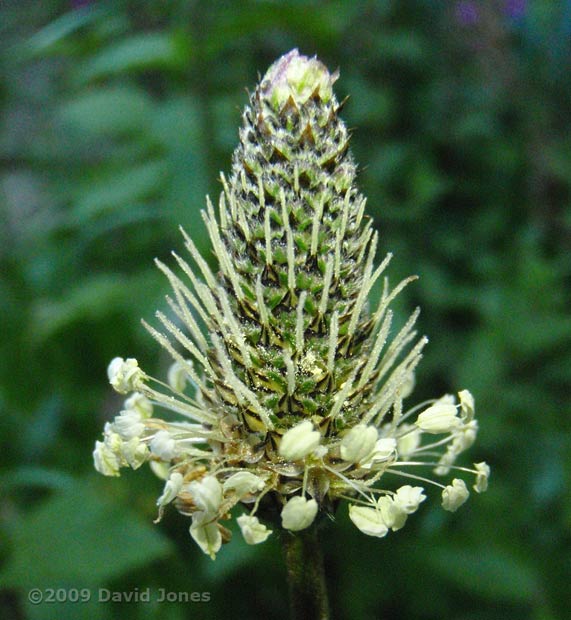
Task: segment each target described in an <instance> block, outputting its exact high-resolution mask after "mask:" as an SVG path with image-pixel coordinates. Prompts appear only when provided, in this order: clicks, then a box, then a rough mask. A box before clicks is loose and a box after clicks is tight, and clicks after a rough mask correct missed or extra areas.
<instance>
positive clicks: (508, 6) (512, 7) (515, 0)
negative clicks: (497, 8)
mask: <svg viewBox="0 0 571 620" xmlns="http://www.w3.org/2000/svg"><path fill="white" fill-rule="evenodd" d="M526 9H527V0H505V2H504V13H505V14H506V15H507V16H508V17H511V18H512V19H520V18H521V17H523V16H524V15H525V11H526Z"/></svg>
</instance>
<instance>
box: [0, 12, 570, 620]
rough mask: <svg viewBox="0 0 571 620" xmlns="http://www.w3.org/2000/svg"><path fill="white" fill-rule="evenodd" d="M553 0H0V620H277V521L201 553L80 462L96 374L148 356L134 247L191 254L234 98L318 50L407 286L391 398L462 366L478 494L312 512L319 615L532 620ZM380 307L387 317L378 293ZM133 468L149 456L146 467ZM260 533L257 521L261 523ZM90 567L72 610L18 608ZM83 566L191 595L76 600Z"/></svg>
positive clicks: (433, 385)
mask: <svg viewBox="0 0 571 620" xmlns="http://www.w3.org/2000/svg"><path fill="white" fill-rule="evenodd" d="M570 41H571V3H570V2H568V1H559V2H557V1H556V2H553V1H551V0H535V1H533V0H529V1H528V2H525V0H511V1H509V0H505V1H503V0H488V1H481V2H478V1H476V0H473V1H472V0H464V1H458V2H456V1H452V0H449V1H446V2H445V1H442V2H440V1H436V0H434V1H430V0H424V1H422V0H416V1H412V0H411V1H407V0H405V1H402V0H401V1H398V2H397V1H396V0H393V1H390V0H385V1H382V0H379V1H376V2H375V1H369V2H367V1H365V0H353V1H351V2H349V1H347V2H316V1H314V2H311V1H306V2H301V1H299V2H296V1H293V0H291V1H283V2H280V1H277V0H276V1H269V0H268V1H262V0H259V1H254V0H249V1H240V2H221V1H202V2H201V1H194V2H193V1H191V0H185V1H178V2H176V1H172V2H168V1H164V2H163V1H158V0H155V1H148V0H147V1H138V2H134V1H132V2H128V1H126V0H114V1H113V2H85V1H84V2H63V1H56V0H50V1H47V0H46V1H43V2H32V1H28V0H20V1H16V0H14V1H10V0H2V1H0V231H1V232H0V234H1V237H0V269H1V272H0V334H1V337H0V409H1V411H0V425H1V428H0V441H1V444H2V445H1V451H0V467H1V473H0V487H1V489H2V495H1V499H0V536H1V539H0V616H1V617H2V618H4V619H6V620H13V619H14V620H16V619H17V620H20V619H31V620H43V619H46V620H47V619H49V620H51V619H53V618H56V617H57V618H61V619H66V618H70V619H74V620H75V619H79V620H81V619H82V618H94V619H95V620H98V619H101V620H107V619H109V618H121V619H123V618H125V619H131V618H132V619H155V618H160V619H161V620H162V619H165V620H179V619H183V618H206V619H209V618H223V617H224V618H255V617H264V618H269V619H274V618H275V619H279V618H286V617H287V614H288V604H287V587H286V584H285V571H284V568H283V566H282V559H281V552H280V549H279V546H278V544H277V541H276V540H273V541H271V540H270V541H268V543H266V544H264V545H260V546H259V547H248V546H247V545H245V544H244V543H243V541H242V540H241V538H240V537H239V536H236V538H235V540H234V541H233V543H232V544H230V545H228V546H226V547H225V548H224V549H223V550H222V551H221V553H220V554H219V558H218V559H217V560H216V562H212V561H211V560H210V559H209V558H207V557H205V556H203V555H202V553H201V552H200V550H199V549H198V548H197V547H196V545H195V544H194V543H193V542H192V540H191V539H190V537H189V535H188V530H187V528H188V520H187V519H185V518H184V517H182V516H181V515H178V514H176V513H175V511H174V510H173V511H169V512H168V513H167V515H166V517H165V519H164V520H163V522H162V523H161V524H160V525H153V524H152V520H153V519H154V518H155V516H156V507H155V501H156V498H157V497H158V495H159V494H160V492H161V488H162V484H161V483H160V481H158V480H157V479H156V478H155V477H154V476H153V475H152V474H151V473H150V472H148V471H142V470H140V471H138V472H130V471H126V472H125V474H124V475H123V476H122V477H121V478H120V479H118V480H114V479H107V478H103V477H102V476H99V475H97V474H96V473H95V472H94V470H93V466H92V457H91V452H92V449H93V443H94V441H95V439H97V438H99V437H100V434H101V431H102V428H103V424H104V422H105V421H106V420H109V419H111V418H112V417H113V415H115V413H116V412H117V411H118V409H119V407H120V403H121V399H120V397H118V396H117V395H116V394H114V393H113V392H112V390H111V388H110V387H109V386H108V384H107V379H106V366H107V364H108V362H109V360H110V359H111V358H112V357H114V356H116V355H121V356H124V357H127V356H136V357H137V358H138V359H139V360H140V362H141V364H142V365H143V367H144V368H145V369H147V370H148V371H149V372H151V373H153V374H155V375H156V374H158V373H161V372H163V371H164V369H165V367H166V365H167V363H168V360H167V359H166V357H165V355H164V354H163V353H162V352H160V351H159V350H158V346H157V345H156V344H155V343H154V341H152V339H151V338H150V337H149V336H148V335H147V333H146V332H145V330H144V329H143V328H142V326H141V324H140V321H139V319H140V318H141V317H144V318H146V319H149V320H151V319H152V317H153V312H154V310H155V309H156V308H164V307H165V305H166V304H165V302H164V294H165V293H166V292H167V288H168V286H167V282H166V280H165V279H164V278H163V277H162V276H161V275H160V274H159V273H158V271H157V270H156V269H155V268H154V266H153V258H154V257H160V258H162V259H164V260H166V261H168V260H169V253H170V250H171V249H174V248H178V249H181V248H182V241H181V238H180V236H179V233H178V230H177V227H178V225H179V224H182V225H183V226H184V227H185V228H186V229H187V230H188V231H189V232H190V233H191V235H192V236H193V237H194V239H195V240H196V241H197V243H198V244H199V246H200V248H201V250H202V251H203V252H204V253H205V254H206V255H208V253H209V251H208V246H207V244H206V242H205V237H206V234H205V229H204V226H203V223H202V220H201V218H200V215H199V210H200V209H201V208H202V207H203V206H204V204H205V199H204V196H205V194H206V193H210V194H211V195H212V196H213V197H216V196H217V195H218V192H219V191H220V183H219V181H218V173H219V171H220V170H222V171H225V172H228V171H229V168H230V156H231V153H232V150H233V148H234V147H235V145H236V143H237V130H238V127H239V123H240V109H241V108H242V107H243V106H244V105H245V103H246V101H247V94H246V93H245V91H244V88H245V87H247V88H249V89H252V88H253V87H254V86H255V84H256V81H257V78H258V74H259V73H263V72H264V71H265V70H266V68H267V67H268V66H269V64H270V63H271V62H273V60H275V59H276V58H277V57H278V56H280V55H281V54H283V53H285V52H287V51H289V50H290V49H291V48H293V47H298V48H299V49H300V51H301V52H302V53H305V54H308V55H313V54H317V55H318V56H319V57H320V58H321V59H322V60H323V61H324V62H325V63H326V64H327V65H328V66H329V67H330V68H331V69H335V68H336V67H339V68H340V70H341V78H340V79H339V81H338V83H337V85H336V91H337V94H338V96H339V98H342V97H345V96H346V95H350V99H349V100H348V102H347V104H346V106H345V109H344V111H343V116H344V119H345V120H346V122H347V124H348V125H349V126H350V127H351V128H353V134H354V135H353V138H352V148H353V152H354V155H355V157H356V159H357V161H358V162H359V165H360V175H359V183H360V187H361V189H362V190H363V192H364V193H365V194H366V195H367V196H368V199H369V201H368V213H369V214H370V215H371V216H372V217H373V218H374V221H375V226H376V227H377V228H378V230H379V231H380V233H381V234H380V239H381V241H380V252H379V259H380V258H381V256H382V255H383V254H384V253H385V252H386V251H392V252H394V254H395V258H394V259H393V263H392V265H391V271H390V274H391V278H392V281H393V283H394V282H396V281H398V279H399V278H400V277H404V276H406V275H409V274H411V273H415V274H418V275H419V276H420V280H419V281H418V282H417V283H415V284H413V285H411V286H410V287H408V289H407V290H406V292H405V293H404V294H403V296H402V302H401V306H400V311H401V312H402V313H404V312H406V311H410V309H411V308H413V307H414V306H415V305H417V304H419V305H420V306H421V307H422V314H421V319H420V326H421V330H422V331H423V332H425V333H427V334H428V336H429V337H430V343H429V345H428V347H427V350H426V354H425V358H424V360H423V362H422V364H421V365H420V367H419V370H418V372H417V389H416V394H415V397H414V400H415V401H420V400H422V399H423V398H425V397H433V396H438V395H440V394H442V393H444V392H450V391H457V390H459V389H462V388H469V389H470V390H471V391H472V392H473V393H474V395H475V397H476V401H477V407H478V417H479V420H480V427H481V432H480V436H479V439H478V442H477V444H476V445H475V446H474V447H473V448H472V450H471V453H470V458H473V460H476V461H479V460H486V461H488V462H489V463H490V464H491V466H492V472H493V473H492V479H491V482H490V490H489V491H488V493H487V494H485V495H482V496H475V497H472V498H471V500H470V501H469V502H468V504H466V505H465V506H464V507H463V508H462V509H461V510H460V511H458V512H457V513H455V514H454V515H450V514H448V513H444V512H443V511H442V510H441V509H440V507H439V505H438V502H436V501H429V502H426V503H425V504H424V505H423V506H422V507H421V510H420V511H419V513H418V514H417V515H415V517H414V518H411V519H409V522H408V523H407V526H406V527H405V528H404V529H403V530H402V531H399V532H397V533H395V534H390V535H389V536H388V537H387V538H386V539H383V540H378V539H372V538H368V537H366V536H364V535H362V534H361V533H359V532H358V531H357V530H356V529H355V528H354V527H353V526H352V525H351V524H350V523H349V522H348V519H347V516H346V509H345V508H342V509H341V510H340V511H339V514H338V517H337V522H336V523H335V524H331V525H330V526H329V527H328V528H327V529H326V530H325V532H324V551H325V557H326V569H327V573H328V578H329V582H330V584H331V598H332V605H333V608H334V610H335V617H336V618H339V619H341V618H351V619H353V618H356V619H363V620H366V619H371V620H372V619H378V618H391V619H394V620H399V619H410V620H428V619H439V618H447V619H454V620H498V619H511V618H517V619H518V620H552V619H553V620H555V619H558V618H561V619H563V618H566V617H569V616H568V615H566V614H567V613H569V579H570V577H571V494H570V493H569V490H568V489H569V486H570V483H571V481H570V477H571V473H570V472H571V450H570V444H571V433H570V414H571V404H570V396H569V395H570V393H571V314H570V308H571V303H570V302H571V259H570V251H571V208H570V188H571V131H570V124H571V115H570V112H571V110H570V108H571V96H570V95H571V87H570V79H569V76H570V72H571V44H570ZM403 316H404V314H403ZM144 469H146V468H144ZM272 538H276V537H275V536H274V537H272ZM32 587H37V588H41V589H45V588H59V587H61V588H75V589H81V588H88V589H90V590H91V592H92V600H91V602H89V603H83V604H82V603H75V604H73V603H68V604H65V605H64V604H59V603H51V604H50V603H43V604H41V605H36V606H34V605H32V604H30V603H29V602H28V601H27V593H28V591H29V589H30V588H32ZM98 588H107V589H109V590H113V591H130V592H132V591H134V590H135V588H139V591H143V590H145V589H146V588H150V589H151V598H156V597H157V596H158V595H159V594H160V589H161V588H165V589H166V590H167V591H169V592H173V593H175V594H176V593H178V592H183V593H186V592H188V593H190V592H209V593H210V602H202V603H174V602H173V603H163V604H159V603H157V602H156V601H153V602H150V603H145V602H142V603H139V604H124V605H120V604H116V603H115V604H114V603H105V604H103V603H97V601H96V600H95V599H96V598H97V592H98Z"/></svg>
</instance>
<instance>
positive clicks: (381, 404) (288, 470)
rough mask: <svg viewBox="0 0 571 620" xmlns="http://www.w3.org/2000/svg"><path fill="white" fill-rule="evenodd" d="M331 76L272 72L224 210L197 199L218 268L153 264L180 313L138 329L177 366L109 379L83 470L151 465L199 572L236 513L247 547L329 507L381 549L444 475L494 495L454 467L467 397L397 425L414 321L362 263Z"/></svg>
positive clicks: (288, 63)
mask: <svg viewBox="0 0 571 620" xmlns="http://www.w3.org/2000/svg"><path fill="white" fill-rule="evenodd" d="M337 77H338V74H337V73H330V72H329V71H328V70H327V68H326V67H325V66H324V65H323V64H322V63H321V62H320V61H319V60H317V59H316V58H307V57H305V56H302V55H300V54H299V53H298V51H297V50H293V51H291V52H289V53H288V54H286V55H285V56H282V57H281V58H280V59H279V60H277V61H276V62H275V63H274V64H273V65H272V66H271V67H270V69H269V70H268V71H267V73H266V74H265V76H264V77H263V78H262V80H261V82H260V83H259V84H258V86H257V88H256V89H255V91H254V93H253V94H252V96H251V98H250V101H249V105H248V106H247V107H246V109H245V111H244V114H243V125H242V128H241V129H240V132H239V136H240V143H239V145H238V147H237V148H236V150H235V152H234V155H233V160H232V173H231V175H230V177H229V178H228V179H227V178H225V177H224V175H222V176H221V180H222V186H223V191H222V193H221V195H220V199H219V202H218V212H217V213H215V209H214V206H213V205H212V203H211V201H210V200H209V199H207V208H206V211H205V212H203V217H204V220H205V223H206V227H207V229H208V233H209V236H210V241H211V244H212V249H213V252H214V254H215V257H216V259H217V268H216V270H211V268H210V267H209V265H208V264H207V262H206V261H205V259H204V258H203V257H202V256H201V255H200V254H199V252H198V251H197V248H196V246H195V244H194V243H193V241H192V239H191V238H190V237H189V236H188V235H187V234H186V233H185V232H184V231H183V232H182V234H183V236H184V240H185V245H186V249H187V251H188V253H189V256H190V259H188V258H183V257H181V256H179V255H178V254H174V253H173V256H174V261H173V263H176V266H174V265H173V266H167V265H165V264H163V263H161V262H159V261H157V265H158V267H159V269H160V270H161V271H162V272H163V273H164V274H165V276H166V277H167V279H168V281H169V283H170V286H171V288H172V293H171V295H170V296H167V301H168V304H169V306H170V308H171V310H172V315H173V316H172V317H170V318H169V317H168V316H166V315H165V314H163V313H162V312H157V313H156V317H157V320H158V323H159V324H160V328H159V329H157V328H155V327H152V326H150V325H147V324H145V326H146V328H147V329H148V331H149V332H150V334H151V335H152V336H153V337H154V338H155V339H156V340H157V341H158V342H159V344H160V345H161V346H162V347H163V348H164V349H165V350H166V351H167V352H168V353H169V354H170V356H171V358H172V362H173V366H172V368H171V369H170V371H169V373H168V381H167V382H162V381H159V380H157V379H154V378H152V377H150V376H149V375H147V374H146V373H145V372H144V371H143V370H142V369H140V368H139V366H138V363H137V361H136V360H135V359H133V358H128V359H126V360H124V359H123V358H115V359H114V360H113V361H112V362H111V364H110V368H109V370H108V374H109V379H110V382H111V384H112V385H113V387H114V388H115V389H116V390H117V391H118V392H119V393H121V394H129V393H134V396H133V395H132V396H130V397H129V398H128V399H127V400H126V402H125V405H124V407H123V409H122V411H121V413H120V414H119V415H118V416H117V417H116V418H115V420H114V421H113V422H111V423H108V424H106V426H105V430H104V436H103V441H98V442H97V443H96V447H95V451H94V462H95V467H96V469H97V470H98V471H99V472H101V473H102V474H104V475H107V476H117V475H119V473H120V471H119V470H120V469H121V468H122V467H127V466H128V467H132V468H137V467H139V466H141V465H142V464H143V463H145V462H148V463H149V464H150V466H151V468H152V469H153V471H155V473H157V474H158V475H159V476H160V477H161V478H163V479H164V480H165V487H164V490H163V491H162V493H161V494H160V497H159V500H158V505H159V518H160V516H161V515H162V512H163V510H165V509H167V507H168V506H167V505H168V504H174V506H175V507H176V509H178V511H179V512H181V513H182V514H184V515H187V516H188V517H190V518H191V524H190V534H191V536H192V538H193V539H194V540H195V541H196V542H197V543H198V545H199V546H200V547H201V549H202V550H203V551H204V552H205V553H207V554H208V555H210V556H211V557H212V558H214V557H215V555H216V553H217V552H218V550H219V549H220V548H221V545H222V544H223V543H225V542H228V540H229V539H230V535H231V534H230V531H229V530H228V529H227V528H225V527H224V525H223V523H222V522H224V521H226V520H228V519H230V518H231V511H232V509H233V508H234V507H237V511H238V512H240V510H238V507H239V508H241V512H242V514H241V516H240V515H239V516H238V519H237V522H238V525H239V526H240V529H241V531H242V534H243V536H244V539H245V541H246V542H247V543H249V544H258V543H260V542H263V541H264V540H266V538H268V537H269V536H270V534H271V531H272V530H271V529H270V527H269V526H272V527H273V528H277V529H281V528H285V529H289V530H291V531H298V530H300V529H304V528H306V527H310V526H312V524H313V523H314V521H315V520H316V519H318V518H321V517H323V516H324V515H326V516H332V515H333V513H334V512H335V510H336V508H337V506H338V504H339V503H340V501H342V500H347V501H348V502H349V514H350V517H351V519H352V521H353V523H354V524H355V525H356V527H357V528H359V529H360V530H361V531H362V532H364V533H365V534H369V535H371V536H376V537H379V536H384V535H386V534H387V532H388V531H389V530H393V531H394V530H397V529H399V528H400V527H402V526H403V525H404V523H405V521H406V519H407V516H408V515H409V514H411V513H412V512H414V511H416V509H417V508H418V506H419V504H420V502H421V501H422V500H423V499H425V495H424V494H423V492H424V487H423V486H415V487H412V486H410V485H409V484H408V483H409V482H411V481H414V482H416V483H421V484H424V485H432V486H436V487H438V493H437V496H438V497H441V501H442V502H443V507H444V508H445V509H446V510H455V509H456V508H457V507H458V506H459V505H460V504H461V503H463V501H465V499H466V497H467V491H466V490H465V489H466V486H465V484H464V482H463V481H461V479H459V478H454V479H453V481H452V482H450V479H449V478H447V479H446V480H444V482H443V483H441V482H438V481H437V479H438V478H439V477H445V476H449V474H450V472H451V471H453V472H454V473H455V474H458V473H460V474H464V475H470V476H474V480H475V483H474V484H475V488H476V490H478V491H483V490H485V488H486V486H487V480H488V476H489V468H488V466H487V465H486V464H485V463H483V462H482V463H477V464H476V466H475V469H469V468H465V467H458V466H456V465H455V464H454V463H455V461H456V458H457V457H458V456H459V454H460V453H461V452H463V451H464V450H465V449H467V448H468V447H470V446H471V445H472V443H473V442H474V440H475V437H476V431H477V421H476V420H475V418H474V402H473V398H472V396H471V394H470V393H469V392H468V391H467V390H462V391H461V392H460V393H459V397H458V402H457V399H456V398H455V397H453V396H451V395H445V396H443V397H441V398H439V399H435V400H431V401H427V402H424V403H421V404H419V405H417V406H414V407H412V408H410V409H408V410H407V411H405V410H403V403H402V401H403V398H405V397H408V394H409V392H410V391H411V389H412V386H413V385H414V371H415V368H416V366H417V365H418V363H419V361H420V359H421V352H422V349H423V347H424V346H425V344H426V342H427V340H426V338H424V337H418V336H417V333H416V331H415V322H416V319H417V317H418V310H416V311H415V312H414V313H413V314H412V316H411V317H410V318H409V319H408V321H406V322H405V324H404V325H401V326H400V327H399V328H395V327H394V325H393V313H392V311H391V307H390V306H391V302H392V301H393V300H394V298H395V297H396V296H397V295H398V294H399V293H400V291H401V290H402V289H403V288H404V286H406V285H407V284H408V283H409V282H410V281H411V280H413V279H414V278H412V277H411V278H407V279H406V280H404V281H402V282H400V283H399V284H397V286H396V287H394V288H392V289H391V288H390V287H389V285H388V280H387V279H386V278H385V277H384V275H383V274H384V272H385V270H386V268H387V266H388V264H389V261H390V258H391V256H390V255H387V257H386V258H385V259H384V260H383V261H382V262H381V263H380V265H378V266H376V267H375V264H374V261H375V254H376V252H377V245H378V234H377V233H376V232H374V231H373V228H372V224H371V221H370V219H368V218H367V217H366V216H365V198H364V196H363V195H362V194H361V193H360V192H359V190H358V188H357V186H356V183H355V177H356V165H355V163H354V161H353V158H352V156H351V153H350V151H349V149H348V147H349V132H348V130H347V128H346V126H345V124H344V123H343V121H342V120H341V119H340V118H339V116H338V114H339V111H340V109H341V104H339V103H338V101H337V99H336V98H335V95H334V93H333V84H334V82H335V81H336V79H337ZM174 267H176V268H174ZM381 276H383V278H382V283H383V290H382V295H381V299H380V302H379V303H378V305H377V306H376V307H374V308H370V306H369V302H368V298H369V294H370V293H371V289H372V288H373V286H374V285H375V283H377V282H378V281H380V280H381ZM157 409H163V410H170V411H171V412H174V413H175V414H177V417H176V418H175V421H172V420H173V416H172V415H170V416H169V418H168V419H169V420H170V421H165V420H163V419H162V418H161V417H160V415H159V414H158V413H156V411H157ZM431 473H432V474H433V475H432V476H430V474H431ZM399 479H401V480H403V483H402V484H401V485H399V484H398V481H399Z"/></svg>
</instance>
